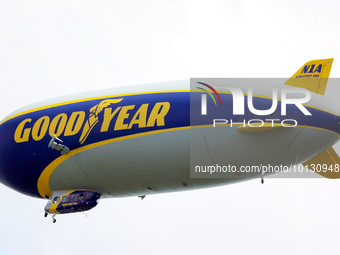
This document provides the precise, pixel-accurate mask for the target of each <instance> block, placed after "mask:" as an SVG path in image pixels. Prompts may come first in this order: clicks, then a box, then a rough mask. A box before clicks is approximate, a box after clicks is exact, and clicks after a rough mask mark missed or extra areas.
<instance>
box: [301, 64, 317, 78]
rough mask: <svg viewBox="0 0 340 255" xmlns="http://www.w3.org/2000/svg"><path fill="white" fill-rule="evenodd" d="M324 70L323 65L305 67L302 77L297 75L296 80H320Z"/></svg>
mask: <svg viewBox="0 0 340 255" xmlns="http://www.w3.org/2000/svg"><path fill="white" fill-rule="evenodd" d="M321 70H322V64H320V65H318V66H316V65H305V66H304V67H303V68H302V70H301V75H297V76H296V77H295V78H318V77H320V74H321Z"/></svg>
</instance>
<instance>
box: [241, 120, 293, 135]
mask: <svg viewBox="0 0 340 255" xmlns="http://www.w3.org/2000/svg"><path fill="white" fill-rule="evenodd" d="M285 126H290V125H289V124H285ZM280 127H283V126H282V125H281V123H271V122H265V123H261V122H258V123H251V126H250V125H249V124H248V125H246V126H239V127H238V128H237V130H238V131H241V132H247V133H256V132H263V131H268V130H272V129H275V128H280Z"/></svg>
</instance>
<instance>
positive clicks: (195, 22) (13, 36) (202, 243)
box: [0, 0, 340, 255]
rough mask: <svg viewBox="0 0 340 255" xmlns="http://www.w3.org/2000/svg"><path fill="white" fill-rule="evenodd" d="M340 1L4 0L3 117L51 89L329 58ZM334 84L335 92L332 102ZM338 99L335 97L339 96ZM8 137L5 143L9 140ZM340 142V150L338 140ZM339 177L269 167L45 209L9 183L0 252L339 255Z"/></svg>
mask: <svg viewBox="0 0 340 255" xmlns="http://www.w3.org/2000/svg"><path fill="white" fill-rule="evenodd" d="M339 5H340V4H339V2H338V1H323V2H320V1H314V0H313V1H296V0H294V1H292V0H288V1H256V0H249V1H247V0H244V1H219V0H217V1H215V0H209V1H205V0H195V1H193V0H192V1H176V0H171V1H164V0H163V1H149V0H144V1H129V0H127V1H17V0H12V1H1V2H0V35H1V36H0V86H1V93H0V106H1V107H0V119H3V118H5V117H6V116H7V115H8V114H10V113H11V112H12V111H14V110H16V109H18V108H20V107H22V106H25V105H27V104H30V103H34V102H36V101H39V100H44V99H48V98H52V97H56V96H63V95H68V94H72V93H77V92H83V91H90V90H96V89H104V88H111V87H117V86H128V85H135V84H144V83H151V82H161V81H170V80H181V79H189V78H190V77H226V78H231V77H248V78H252V77H271V78H272V77H278V78H282V77H287V78H289V77H290V76H291V75H293V74H294V73H295V71H297V70H298V69H299V68H300V67H301V66H302V65H303V64H304V63H305V62H307V61H309V60H312V59H318V58H334V63H333V67H332V70H331V74H330V77H333V78H335V77H337V78H338V77H340V50H339V45H340V31H339V30H340V26H339V25H340V17H339V15H338V10H339V7H340V6H339ZM338 92H339V89H338V88H337V87H336V84H332V86H330V85H329V86H328V88H327V90H326V94H325V96H326V97H329V98H330V99H333V100H337V99H338V94H339V93H338ZM339 106H340V103H339ZM0 146H1V141H0ZM335 149H336V150H337V152H338V153H340V145H336V146H335ZM338 194H340V181H339V180H327V179H321V178H311V179H291V178H289V179H287V178H268V179H266V180H265V184H264V185H262V184H261V183H260V180H259V179H255V180H251V181H246V182H242V183H238V184H232V185H227V186H222V187H217V188H209V189H202V190H196V191H188V192H179V193H169V194H160V195H152V196H147V197H146V198H145V199H144V200H140V199H138V198H137V197H131V198H119V199H102V200H101V201H100V203H99V205H98V206H97V207H96V208H94V209H92V210H90V211H88V212H87V213H86V215H85V214H80V213H79V214H70V215H60V216H58V217H57V219H58V220H57V223H56V224H53V223H52V222H51V219H50V218H44V217H43V208H44V206H45V204H46V200H42V199H35V198H31V197H27V196H24V195H21V194H19V193H17V192H15V191H13V190H11V189H9V188H7V187H5V186H4V185H1V184H0V255H2V254H6V255H21V254H25V255H28V254H34V255H36V254H46V253H49V254H51V255H54V254H58V255H59V254H75V253H79V254H94V253H96V254H136V253H138V254H180V255H181V254H207V253H210V254H226V253H230V254H250V253H251V254H258V253H261V254H273V253H275V254H320V253H322V254H338V251H339V250H340V243H339V237H340V218H339V214H340V205H339V199H338Z"/></svg>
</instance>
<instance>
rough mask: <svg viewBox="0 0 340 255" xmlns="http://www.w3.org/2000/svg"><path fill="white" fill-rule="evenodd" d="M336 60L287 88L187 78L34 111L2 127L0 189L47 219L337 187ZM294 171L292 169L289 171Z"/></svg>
mask: <svg viewBox="0 0 340 255" xmlns="http://www.w3.org/2000/svg"><path fill="white" fill-rule="evenodd" d="M332 63H333V59H332V58H330V59H317V60H312V61H309V62H307V63H305V64H304V65H303V66H302V67H301V68H299V69H298V71H297V72H296V73H294V75H293V76H291V78H289V79H287V80H285V81H283V82H278V81H277V80H275V81H271V80H265V79H227V78H223V79H222V78H192V79H190V80H183V81H171V82H160V83H153V84H143V85H138V86H126V87H114V88H111V89H105V90H97V91H90V92H85V93H79V94H73V95H69V96H63V97H58V98H52V99H48V100H44V101H40V102H37V103H34V104H30V105H27V106H24V107H22V108H20V109H18V110H15V111H14V112H12V113H11V114H10V115H8V116H7V117H5V118H4V119H3V120H2V121H1V123H0V144H1V146H0V182H1V183H2V184H4V185H6V186H7V187H9V188H12V189H14V190H16V191H18V192H20V193H22V194H25V195H28V196H31V197H36V198H41V199H45V200H46V202H47V204H46V206H45V208H44V210H45V214H44V215H45V217H47V216H48V215H51V216H52V220H53V222H56V215H59V214H68V213H76V212H83V211H87V210H90V209H92V208H94V207H95V206H97V204H98V202H99V200H100V199H104V198H118V197H129V196H136V197H139V198H141V199H143V198H144V197H145V196H147V195H151V194H158V193H166V192H175V191H186V190H193V189H201V188H207V187H214V186H220V185H226V184H231V183H235V182H241V181H245V180H249V179H254V178H259V180H261V182H262V183H263V182H264V177H265V176H267V175H269V174H273V173H276V172H282V171H283V172H294V171H296V169H297V166H298V167H302V168H303V169H309V170H310V171H313V172H315V173H317V174H319V175H321V176H323V177H326V178H340V171H339V163H340V159H339V156H338V155H337V153H336V152H335V150H334V149H333V145H334V144H336V143H337V142H338V141H339V135H340V110H339V105H338V104H337V102H331V101H330V100H329V99H328V98H325V97H324V93H325V90H326V87H327V83H328V77H329V74H330V70H331V67H332ZM293 169H295V170H293Z"/></svg>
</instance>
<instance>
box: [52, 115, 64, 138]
mask: <svg viewBox="0 0 340 255" xmlns="http://www.w3.org/2000/svg"><path fill="white" fill-rule="evenodd" d="M59 121H60V123H59ZM66 122H67V115H66V114H65V113H60V114H58V115H57V116H55V117H54V119H53V120H52V121H51V124H50V128H49V133H50V135H51V136H54V135H55V136H60V135H61V134H62V133H63V131H64V128H65V126H66ZM58 123H59V125H58V129H57V131H56V128H57V124H58Z"/></svg>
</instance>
